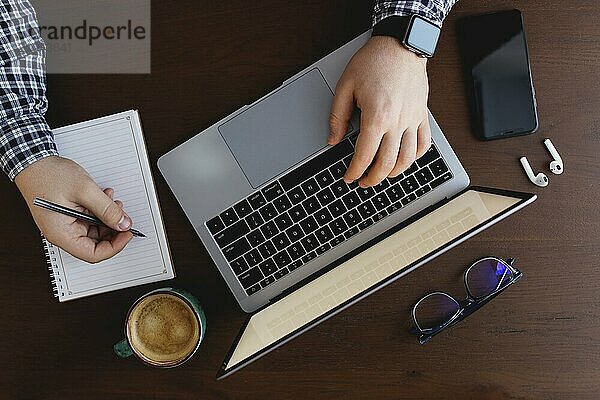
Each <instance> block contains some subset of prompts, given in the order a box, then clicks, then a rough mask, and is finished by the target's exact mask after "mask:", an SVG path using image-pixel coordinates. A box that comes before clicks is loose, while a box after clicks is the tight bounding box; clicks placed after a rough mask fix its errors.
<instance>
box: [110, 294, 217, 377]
mask: <svg viewBox="0 0 600 400" xmlns="http://www.w3.org/2000/svg"><path fill="white" fill-rule="evenodd" d="M205 333H206V317H205V316H204V311H203V310H202V307H201V306H200V303H199V302H198V299H196V298H195V297H194V296H193V295H192V294H191V293H189V292H187V291H185V290H182V289H173V288H162V289H157V290H153V291H151V292H150V293H146V294H145V295H143V296H142V297H140V298H139V299H137V300H136V301H135V303H133V305H132V306H131V308H130V309H129V311H128V312H127V318H126V319H125V339H123V340H121V341H120V342H118V343H116V344H115V345H114V346H113V349H114V351H115V353H116V354H117V355H118V356H119V357H121V358H127V357H130V356H132V355H135V356H136V357H137V358H139V359H140V360H141V361H142V362H144V363H145V364H148V365H151V366H153V367H160V368H173V367H177V366H179V365H181V364H183V363H184V362H186V361H187V360H189V359H190V358H191V357H192V356H193V355H194V354H195V353H196V351H197V350H198V348H199V347H200V343H202V339H203V338H204V335H205Z"/></svg>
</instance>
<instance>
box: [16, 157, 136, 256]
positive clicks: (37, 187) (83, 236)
mask: <svg viewBox="0 0 600 400" xmlns="http://www.w3.org/2000/svg"><path fill="white" fill-rule="evenodd" d="M15 183H16V184H17V186H18V187H19V190H20V191H21V193H22V194H23V197H24V198H25V200H26V202H27V205H28V206H29V209H30V211H31V214H32V216H33V218H34V220H35V222H36V224H37V226H38V227H39V229H40V231H41V232H42V233H43V234H44V236H45V237H46V239H47V240H48V241H50V242H51V243H53V244H54V245H57V246H59V247H61V248H62V249H64V250H65V251H67V252H69V253H70V254H72V255H73V256H75V257H77V258H79V259H82V260H84V261H88V262H91V263H96V262H100V261H103V260H106V259H108V258H111V257H113V256H114V255H116V254H117V253H119V252H120V251H121V250H123V248H125V246H126V245H127V243H128V242H129V241H130V240H131V239H132V237H133V233H132V232H130V231H129V230H130V228H131V227H132V226H133V222H132V220H131V218H130V217H129V216H128V215H127V214H126V212H125V211H124V210H123V203H122V202H120V201H119V200H116V201H114V200H113V199H112V197H113V194H114V191H113V190H112V189H110V188H108V189H105V190H102V189H100V188H99V187H98V185H97V184H96V183H95V182H94V181H93V180H92V178H91V177H90V176H89V175H88V174H87V172H86V171H85V170H84V169H83V168H82V167H81V166H79V165H78V164H77V163H75V162H73V161H71V160H68V159H65V158H61V157H56V156H50V157H46V158H44V159H42V160H39V161H36V162H35V163H33V164H31V165H30V166H28V167H27V168H26V169H24V170H23V171H21V172H20V173H19V174H18V175H17V177H16V179H15ZM36 197H39V198H45V199H51V200H52V202H54V203H56V204H60V205H62V206H65V207H67V208H71V209H75V210H76V211H79V212H85V213H88V214H92V215H94V216H96V217H97V218H98V219H100V220H101V221H102V222H103V223H104V224H105V225H106V226H108V227H110V228H107V227H104V226H97V225H94V224H90V223H88V222H85V221H82V220H81V219H77V218H74V217H71V216H66V215H62V214H60V213H57V212H52V211H48V210H45V209H43V208H40V207H37V206H35V205H33V199H34V198H36Z"/></svg>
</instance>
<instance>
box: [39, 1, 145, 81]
mask: <svg viewBox="0 0 600 400" xmlns="http://www.w3.org/2000/svg"><path fill="white" fill-rule="evenodd" d="M31 3H32V5H33V6H34V8H35V10H36V15H37V17H38V23H39V34H40V35H41V37H42V38H43V39H44V42H45V43H46V69H47V73H48V74H71V73H72V74H149V73H150V69H151V54H150V51H151V40H150V31H151V30H150V28H151V26H150V22H151V19H150V12H151V7H150V0H31Z"/></svg>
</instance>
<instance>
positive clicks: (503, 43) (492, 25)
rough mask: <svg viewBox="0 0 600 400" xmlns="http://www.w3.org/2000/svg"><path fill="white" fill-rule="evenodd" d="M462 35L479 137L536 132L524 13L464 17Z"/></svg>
mask: <svg viewBox="0 0 600 400" xmlns="http://www.w3.org/2000/svg"><path fill="white" fill-rule="evenodd" d="M458 33H459V41H460V48H461V53H462V57H463V62H464V64H465V68H466V73H467V85H468V88H467V89H468V92H469V97H470V98H471V111H472V114H473V123H474V127H475V129H476V130H477V131H478V134H479V136H480V137H481V138H482V139H485V140H488V139H497V138H502V137H509V136H516V135H525V134H528V133H533V132H535V130H536V129H537V125H538V123H537V112H536V104H535V92H534V90H533V82H532V80H531V72H530V68H529V56H528V53H527V42H526V40H525V32H524V30H523V19H522V17H521V12H520V11H519V10H510V11H502V12H497V13H493V14H484V15H478V16H470V17H466V18H464V19H462V20H461V21H460V24H459V32H458Z"/></svg>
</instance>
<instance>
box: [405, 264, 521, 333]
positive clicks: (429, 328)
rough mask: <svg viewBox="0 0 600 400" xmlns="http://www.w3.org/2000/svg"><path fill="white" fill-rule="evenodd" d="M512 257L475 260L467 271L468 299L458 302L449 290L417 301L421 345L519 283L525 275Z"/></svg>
mask: <svg viewBox="0 0 600 400" xmlns="http://www.w3.org/2000/svg"><path fill="white" fill-rule="evenodd" d="M514 261H515V260H514V259H513V258H509V259H507V260H506V261H502V260H501V259H499V258H496V257H485V258H482V259H480V260H478V261H475V262H474V263H473V264H472V265H471V266H470V267H469V268H467V270H466V271H465V274H464V280H465V288H466V289H467V298H466V299H465V300H463V301H458V300H456V299H455V298H454V297H452V296H450V295H449V294H448V293H444V292H433V293H429V294H428V295H426V296H424V297H423V298H421V300H419V301H418V302H417V304H415V306H414V307H413V310H412V316H413V320H414V323H415V326H416V328H415V329H413V330H412V332H413V333H414V334H416V335H419V342H420V343H421V344H425V343H427V342H428V341H429V340H430V339H431V338H432V337H434V336H435V335H437V334H438V333H440V332H441V331H443V330H444V329H446V328H448V327H451V326H453V325H455V324H457V323H459V322H460V321H462V320H463V319H465V318H467V317H468V316H469V315H471V314H473V313H474V312H475V311H477V310H479V309H480V308H481V307H482V306H483V305H485V304H486V303H487V302H489V301H490V300H492V299H493V298H494V297H496V296H497V295H498V294H500V293H501V292H502V291H503V290H504V289H506V288H507V287H509V286H510V285H512V284H513V283H515V282H517V281H518V280H519V279H521V277H522V276H523V274H522V273H521V272H520V271H519V270H518V269H516V268H514V267H513V266H512V264H513V263H514Z"/></svg>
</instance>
